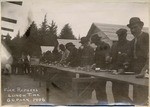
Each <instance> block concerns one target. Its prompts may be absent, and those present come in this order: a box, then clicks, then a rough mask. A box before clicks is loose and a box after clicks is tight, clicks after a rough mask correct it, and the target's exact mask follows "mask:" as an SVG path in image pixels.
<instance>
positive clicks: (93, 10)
mask: <svg viewBox="0 0 150 107" xmlns="http://www.w3.org/2000/svg"><path fill="white" fill-rule="evenodd" d="M135 1H137V0H134V2H112V1H110V0H107V2H104V1H102V0H24V1H23V5H22V6H16V5H12V4H10V3H3V4H2V16H5V17H6V16H7V17H10V18H15V19H17V24H10V23H7V22H2V26H11V27H12V28H14V32H12V33H10V35H11V36H12V37H15V36H16V34H17V32H18V30H19V31H20V34H21V35H22V34H23V33H24V32H25V30H26V29H27V27H28V26H29V24H30V23H31V22H32V21H35V23H36V24H37V25H38V27H40V24H41V22H42V21H43V20H44V16H45V14H47V20H48V23H51V21H52V20H54V21H55V22H56V25H57V26H58V34H59V33H60V31H61V29H62V28H63V26H64V25H65V24H67V23H69V25H70V26H71V28H72V31H73V34H74V35H75V36H76V37H77V38H78V36H79V35H80V37H82V36H86V35H87V33H88V30H89V29H90V26H91V25H92V23H93V22H96V23H107V24H119V25H127V24H128V23H129V19H130V18H131V17H139V18H140V19H141V20H142V21H143V22H144V26H145V27H148V26H149V14H148V13H149V4H148V3H146V2H139V0H138V2H135ZM7 33H8V32H5V31H2V34H4V35H6V34H7Z"/></svg>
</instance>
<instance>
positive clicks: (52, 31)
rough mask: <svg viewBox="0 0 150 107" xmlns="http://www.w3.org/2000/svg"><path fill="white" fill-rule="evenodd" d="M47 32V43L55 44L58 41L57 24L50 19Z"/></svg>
mask: <svg viewBox="0 0 150 107" xmlns="http://www.w3.org/2000/svg"><path fill="white" fill-rule="evenodd" d="M48 28H49V29H48V34H49V41H48V42H49V43H50V44H51V45H54V46H55V45H57V43H58V41H57V25H56V23H55V22H54V21H53V20H52V22H51V23H50V26H48Z"/></svg>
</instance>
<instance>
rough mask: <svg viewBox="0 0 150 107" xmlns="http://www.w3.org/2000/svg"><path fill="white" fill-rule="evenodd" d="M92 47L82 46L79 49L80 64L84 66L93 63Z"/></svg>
mask: <svg viewBox="0 0 150 107" xmlns="http://www.w3.org/2000/svg"><path fill="white" fill-rule="evenodd" d="M93 58H94V49H93V48H92V47H91V46H90V45H87V46H84V47H83V49H79V59H80V66H82V67H85V66H87V65H92V64H93Z"/></svg>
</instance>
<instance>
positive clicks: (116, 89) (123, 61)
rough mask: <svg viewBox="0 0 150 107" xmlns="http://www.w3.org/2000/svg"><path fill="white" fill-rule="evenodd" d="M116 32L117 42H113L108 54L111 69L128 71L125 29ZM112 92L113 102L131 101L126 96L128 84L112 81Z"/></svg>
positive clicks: (128, 47) (128, 51) (128, 50)
mask: <svg viewBox="0 0 150 107" xmlns="http://www.w3.org/2000/svg"><path fill="white" fill-rule="evenodd" d="M116 34H117V36H118V42H116V43H114V44H113V46H112V48H111V52H110V56H111V57H112V61H111V69H113V70H117V71H118V73H123V72H124V71H128V65H129V63H130V60H129V55H130V44H129V41H128V40H127V39H126V37H127V30H126V29H122V28H121V29H119V30H117V31H116ZM112 92H113V96H114V100H115V103H131V102H132V101H131V99H130V98H129V96H128V93H129V84H127V83H120V82H117V81H112Z"/></svg>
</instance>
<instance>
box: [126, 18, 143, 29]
mask: <svg viewBox="0 0 150 107" xmlns="http://www.w3.org/2000/svg"><path fill="white" fill-rule="evenodd" d="M134 24H140V25H141V26H143V25H144V23H143V22H142V21H141V20H140V18H138V17H132V18H131V19H130V21H129V24H128V25H127V26H128V27H129V28H130V27H131V26H133V25H134Z"/></svg>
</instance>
